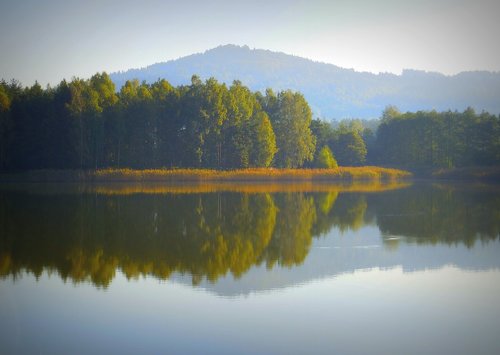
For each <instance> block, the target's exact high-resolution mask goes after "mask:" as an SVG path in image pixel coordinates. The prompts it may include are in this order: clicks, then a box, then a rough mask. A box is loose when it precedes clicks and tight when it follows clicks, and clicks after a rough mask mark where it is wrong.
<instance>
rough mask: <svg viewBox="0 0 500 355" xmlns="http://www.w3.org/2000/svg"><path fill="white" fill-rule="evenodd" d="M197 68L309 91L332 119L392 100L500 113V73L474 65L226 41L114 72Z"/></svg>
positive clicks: (205, 73)
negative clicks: (316, 56)
mask: <svg viewBox="0 0 500 355" xmlns="http://www.w3.org/2000/svg"><path fill="white" fill-rule="evenodd" d="M193 74H197V75H199V76H200V77H201V78H202V79H207V78H209V77H212V76H213V77H215V78H216V79H217V80H219V81H221V82H225V83H227V84H231V82H232V81H233V80H240V81H241V82H242V83H243V84H244V85H246V86H248V87H249V88H251V89H252V90H260V91H264V90H265V89H266V88H269V87H270V88H272V89H274V90H283V89H291V90H294V91H300V92H302V93H303V94H304V96H305V97H306V99H307V101H308V102H309V104H310V105H311V107H312V109H313V111H314V114H315V115H316V116H319V117H322V118H327V119H342V118H375V117H379V116H380V114H381V112H382V110H383V109H384V107H385V106H387V105H396V106H397V107H398V108H399V109H400V110H401V111H418V110H432V109H435V110H437V111H446V110H452V111H454V110H459V111H461V110H464V109H465V108H467V107H468V106H471V107H473V108H474V109H475V110H477V111H482V110H485V111H488V112H490V113H494V114H499V113H500V73H499V72H486V71H474V72H463V73H459V74H457V75H453V76H446V75H443V74H440V73H434V72H425V71H418V70H404V71H403V73H402V74H401V75H395V74H390V73H381V74H373V73H368V72H357V71H354V70H352V69H344V68H340V67H337V66H335V65H332V64H326V63H320V62H315V61H312V60H309V59H305V58H300V57H296V56H292V55H288V54H284V53H278V52H272V51H269V50H262V49H250V48H249V47H247V46H243V47H240V46H236V45H225V46H220V47H217V48H214V49H211V50H208V51H206V52H204V53H198V54H193V55H190V56H187V57H183V58H179V59H176V60H171V61H168V62H163V63H157V64H153V65H150V66H148V67H146V68H141V69H131V70H128V71H125V72H117V73H112V74H111V78H112V80H113V81H114V82H115V84H116V85H117V87H121V86H122V85H123V84H124V83H125V81H126V80H129V79H139V81H143V80H145V81H146V82H148V83H151V82H154V81H156V80H157V79H158V78H164V79H167V80H168V81H169V82H170V83H172V84H173V85H183V84H189V83H190V80H191V76H192V75H193Z"/></svg>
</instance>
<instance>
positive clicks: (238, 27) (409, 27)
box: [0, 0, 500, 85]
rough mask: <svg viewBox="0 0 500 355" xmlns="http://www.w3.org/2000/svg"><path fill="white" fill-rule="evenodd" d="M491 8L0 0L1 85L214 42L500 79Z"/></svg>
mask: <svg viewBox="0 0 500 355" xmlns="http://www.w3.org/2000/svg"><path fill="white" fill-rule="evenodd" d="M499 14H500V1H499V0H470V1H469V0H418V1H417V0H414V1H404V0H380V1H377V0H345V1H344V0H340V1H336V0H330V1H328V0H317V1H315V0H304V1H303V0H289V1H285V0H277V1H273V0H247V1H238V0H215V1H210V0H203V1H202V0H200V1H197V0H178V1H170V0H166V1H160V0H142V1H139V0H109V1H106V0H99V1H95V0H86V1H75V0H46V1H43V0H12V1H7V0H0V78H1V77H3V78H5V79H10V78H17V79H19V80H21V82H22V83H23V84H25V85H31V84H32V83H33V82H34V80H38V81H39V82H40V83H42V84H46V83H57V82H59V81H60V80H61V79H62V78H67V79H70V78H71V77H72V76H80V77H88V76H90V75H92V74H94V73H95V72H97V71H102V70H106V71H108V72H112V71H117V70H126V69H129V68H136V67H143V66H147V65H149V64H153V63H156V62H161V61H165V60H169V59H176V58H179V57H181V56H185V55H188V54H192V53H195V52H203V51H205V50H207V49H210V48H213V47H216V46H218V45H221V44H228V43H232V44H239V45H244V44H246V45H248V46H250V47H251V48H263V49H270V50H274V51H281V52H285V53H289V54H295V55H298V56H302V57H306V58H310V59H313V60H317V61H323V62H327V63H333V64H336V65H338V66H341V67H346V68H354V69H355V70H360V71H371V72H393V73H400V72H401V70H402V69H403V68H412V69H422V70H428V71H439V72H442V73H445V74H454V73H457V72H460V71H464V70H493V71H500V48H499V47H500V45H499V43H500V16H499Z"/></svg>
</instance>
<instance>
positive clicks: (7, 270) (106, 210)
mask: <svg viewBox="0 0 500 355" xmlns="http://www.w3.org/2000/svg"><path fill="white" fill-rule="evenodd" d="M365 227H373V228H376V230H378V231H379V232H378V237H377V239H378V241H379V242H380V246H381V247H382V249H383V250H384V251H385V253H389V254H391V253H392V254H394V255H401V256H403V254H402V252H400V248H401V246H405V245H417V246H419V248H422V250H423V249H424V247H425V248H432V247H433V246H436V245H442V246H457V245H460V246H464V247H465V248H474V247H475V246H476V245H477V243H478V242H481V243H485V242H488V241H497V240H498V239H499V233H500V192H499V191H498V188H497V187H488V186H473V187H471V186H457V185H430V184H426V185H420V184H418V185H413V186H410V185H408V184H403V183H385V184H383V183H376V184H350V185H329V184H314V185H311V184H309V185H308V184H298V185H297V184H296V185H294V184H289V185H286V184H275V185H266V184H253V185H248V184H218V185H214V184H211V185H169V186H165V185H125V184H123V185H116V184H114V185H105V184H104V185H98V186H96V185H89V186H84V185H25V186H17V185H10V186H3V187H2V188H1V189H0V276H2V277H12V278H13V279H14V280H15V279H16V278H17V277H19V276H20V275H22V273H23V272H29V273H33V274H34V275H35V276H37V277H38V276H40V275H41V274H42V273H43V272H44V271H48V272H57V274H58V275H59V276H60V277H61V278H62V279H63V280H71V281H72V282H75V283H78V282H89V281H90V282H92V283H93V284H94V285H95V286H98V287H107V286H108V285H109V284H110V283H111V281H112V280H113V278H114V277H115V274H116V272H117V271H118V270H119V271H121V272H123V274H124V275H126V277H127V278H137V277H139V276H146V275H149V276H153V277H156V278H158V279H169V278H171V277H172V276H173V275H174V274H181V275H187V276H189V277H190V279H191V282H192V283H193V284H195V285H196V284H200V283H202V282H204V280H207V281H208V282H209V283H212V284H213V283H216V282H217V281H218V280H219V279H220V278H224V277H225V276H226V275H227V274H229V273H230V274H232V275H233V277H234V278H236V279H238V278H240V277H242V276H243V275H245V274H246V273H248V272H249V271H250V270H251V269H252V268H255V267H259V266H260V267H262V268H265V270H273V269H276V268H278V269H280V268H285V269H288V268H291V269H297V270H298V269H300V267H297V266H298V265H301V264H303V263H304V262H305V260H306V259H307V258H308V255H309V254H310V252H311V246H312V245H313V243H314V241H315V240H320V239H322V238H323V239H325V238H326V239H329V238H333V239H335V238H339V236H341V235H343V234H345V233H348V232H349V233H354V234H356V232H357V231H360V230H362V229H363V228H365ZM376 246H377V245H376ZM344 247H345V246H344ZM398 253H400V254H398ZM384 255H386V254H384ZM382 257H385V256H382ZM434 258H436V257H434ZM342 260H343V265H342V267H340V269H341V270H342V271H349V270H350V271H353V270H356V269H360V268H365V267H384V266H385V265H384V263H383V262H382V261H380V259H377V260H374V261H373V262H372V263H371V264H366V262H367V260H369V258H367V257H366V254H362V253H361V254H356V255H354V256H353V255H350V256H349V257H348V258H345V260H344V259H342ZM329 262H331V261H329ZM447 262H449V260H448V261H447V260H444V261H442V262H441V261H438V262H437V265H442V264H443V263H444V264H445V263H447ZM396 263H398V262H396ZM426 263H428V261H426ZM430 264H432V263H429V265H430ZM425 265H426V264H425V263H424V266H425ZM498 266H499V265H498V263H497V264H495V265H485V266H484V267H498ZM332 267H333V266H332ZM335 267H336V266H335ZM479 267H481V266H479ZM340 269H339V270H340ZM315 270H316V269H315ZM315 273H317V274H319V273H320V271H313V272H312V273H311V275H310V276H308V277H311V278H314V277H315ZM332 273H335V271H332Z"/></svg>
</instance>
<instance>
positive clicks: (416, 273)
mask: <svg viewBox="0 0 500 355" xmlns="http://www.w3.org/2000/svg"><path fill="white" fill-rule="evenodd" d="M499 301H500V188H499V187H498V186H476V185H442V184H414V185H411V186H410V185H407V184H392V185H345V186H336V185H317V186H316V185H314V186H311V185H308V186H303V185H269V186H268V185H253V186H246V185H228V186H224V185H217V186H215V185H214V186H184V185H182V186H181V185H179V186H170V187H165V186H148V185H145V186H129V185H101V186H73V185H25V186H11V185H4V186H2V187H0V353H1V354H80V353H82V354H88V353H91V354H96V353H103V354H109V353H120V354H126V353H134V354H135V353H148V354H163V353H173V354H176V353H197V354H207V353H213V354H253V353H264V354H295V353H297V354H310V353H324V354H333V353H338V354H500V337H499V336H498V334H499V329H500V302H499Z"/></svg>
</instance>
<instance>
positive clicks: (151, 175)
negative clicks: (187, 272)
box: [0, 166, 412, 182]
mask: <svg viewBox="0 0 500 355" xmlns="http://www.w3.org/2000/svg"><path fill="white" fill-rule="evenodd" d="M411 176H412V174H411V173H410V172H408V171H405V170H398V169H390V168H382V167H377V166H362V167H339V168H335V169H275V168H255V169H237V170H212V169H141V170H140V169H111V168H110V169H98V170H87V171H82V170H33V171H26V172H20V173H2V174H0V182H204V181H206V182H213V181H217V182H223V181H228V182H234V181H241V182H246V181H248V182H268V181H269V182H294V181H361V180H366V181H381V180H398V179H408V178H410V177H411Z"/></svg>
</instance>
